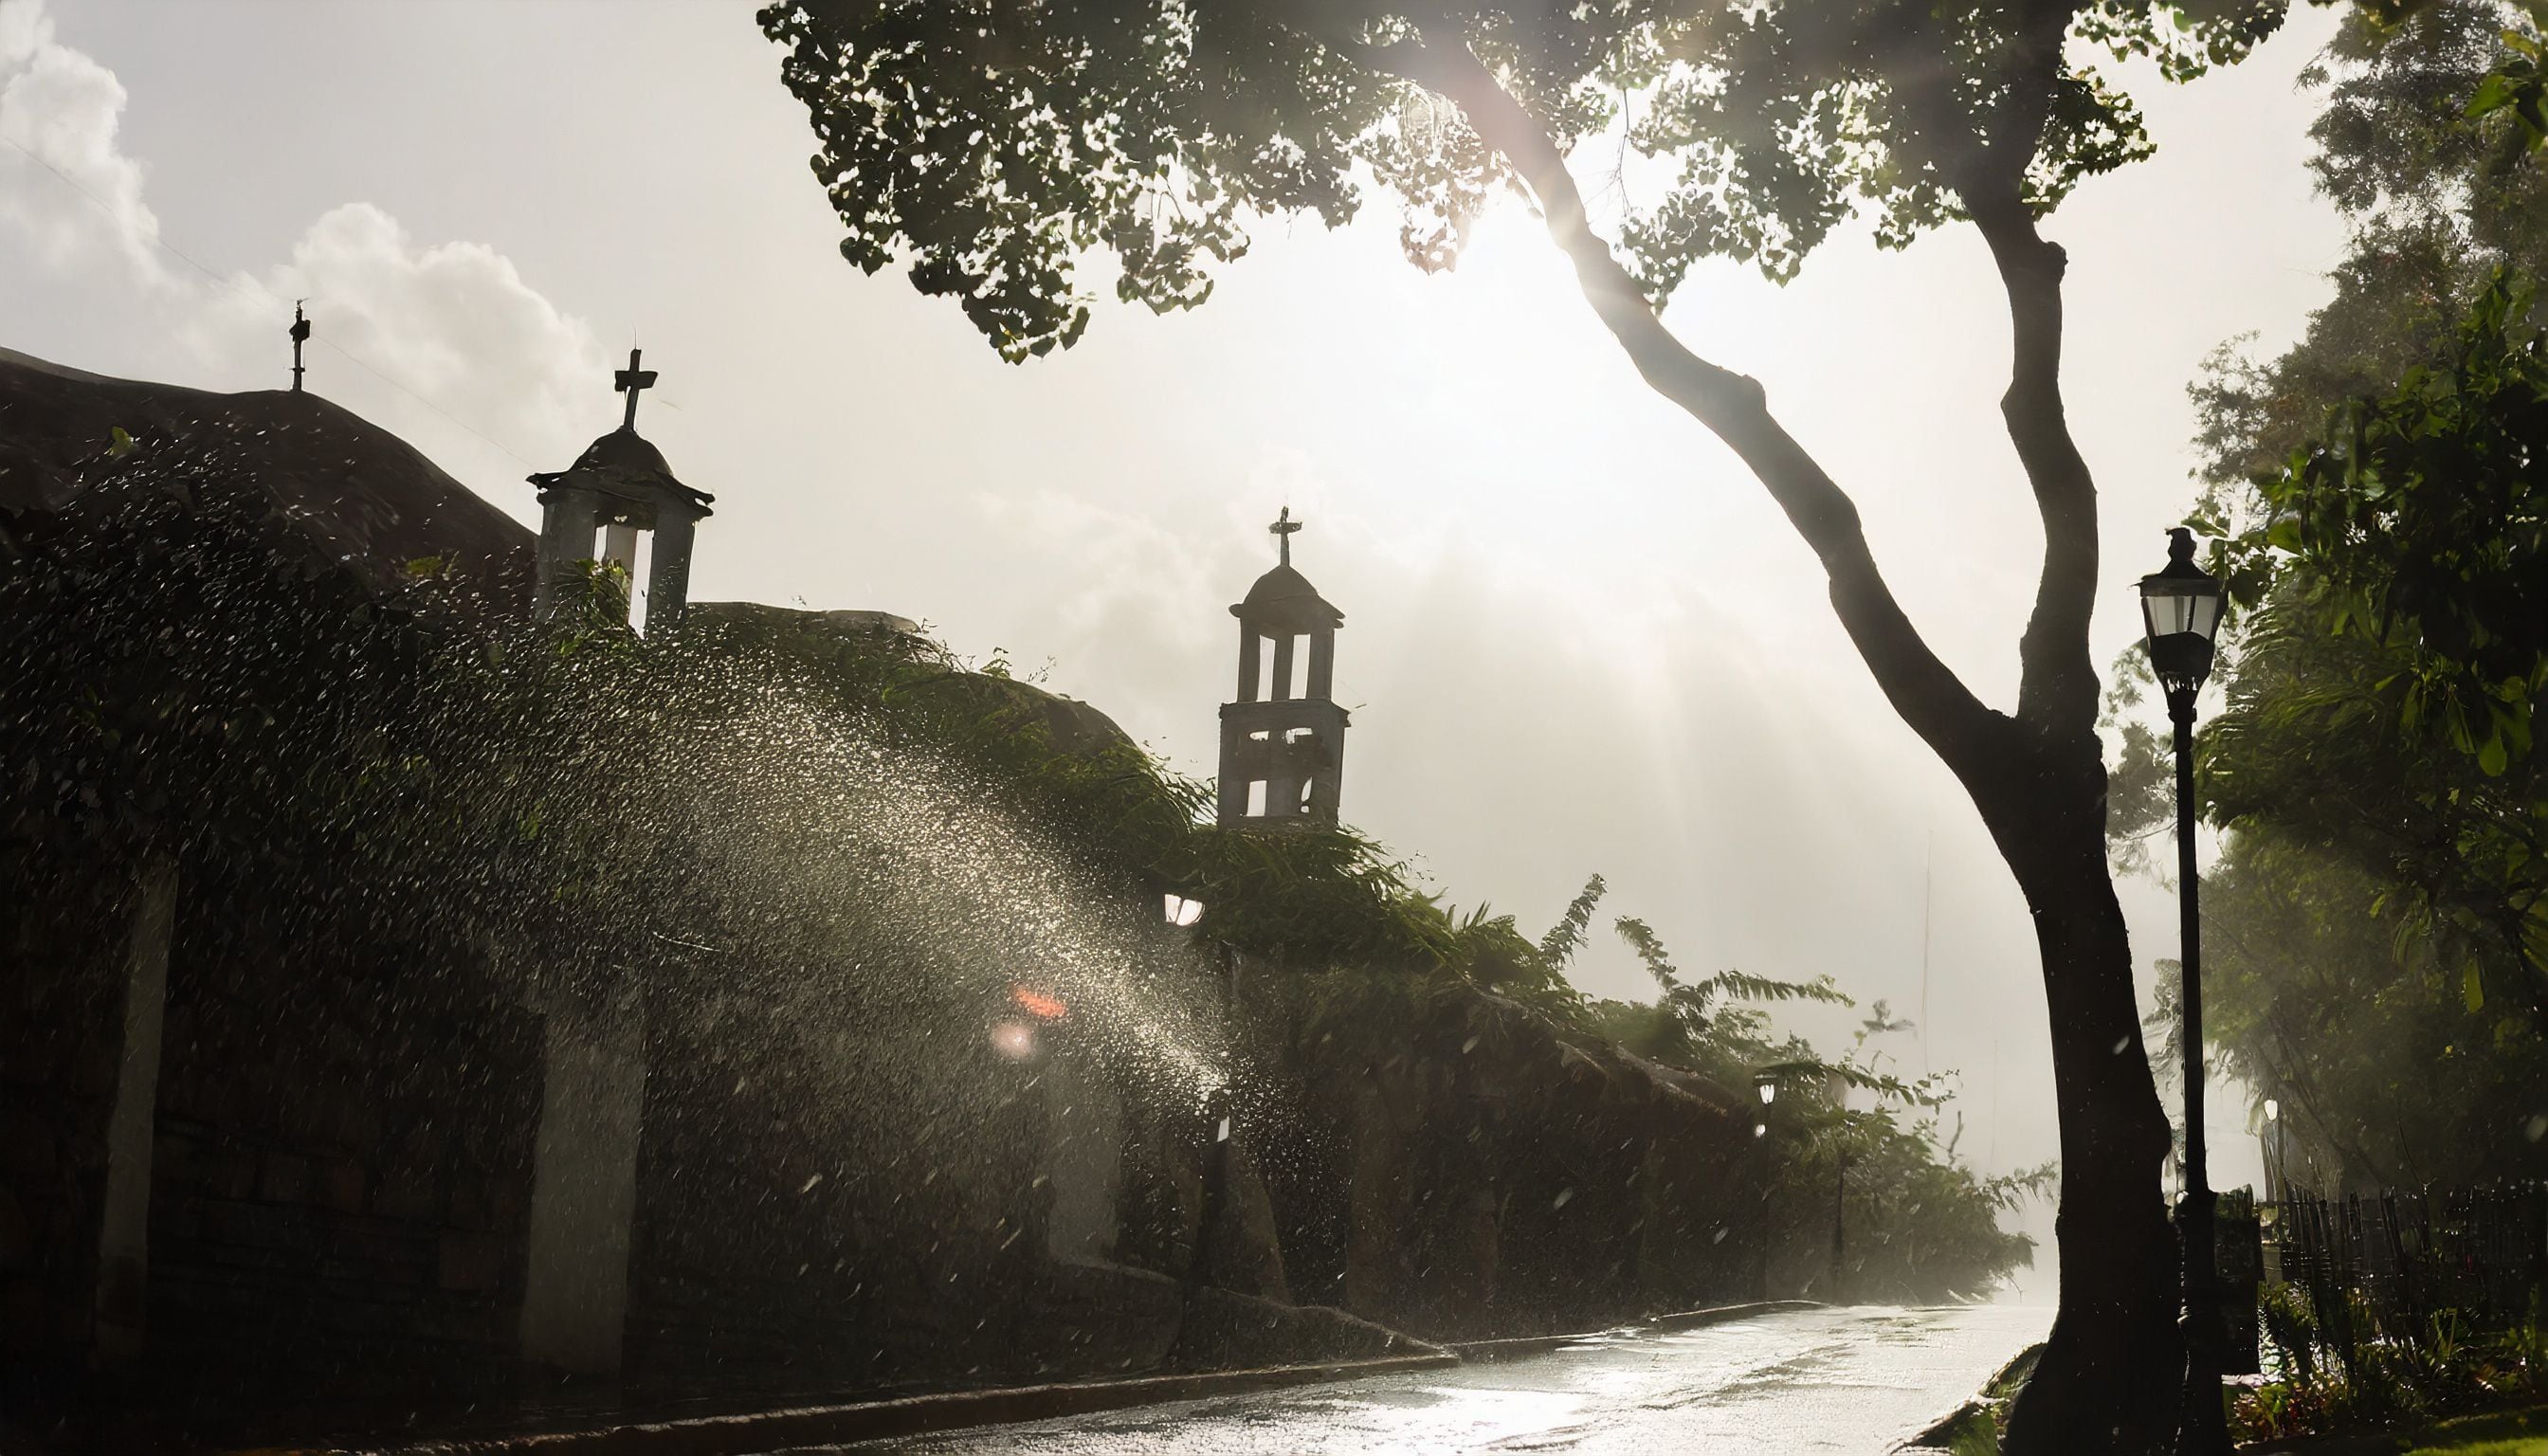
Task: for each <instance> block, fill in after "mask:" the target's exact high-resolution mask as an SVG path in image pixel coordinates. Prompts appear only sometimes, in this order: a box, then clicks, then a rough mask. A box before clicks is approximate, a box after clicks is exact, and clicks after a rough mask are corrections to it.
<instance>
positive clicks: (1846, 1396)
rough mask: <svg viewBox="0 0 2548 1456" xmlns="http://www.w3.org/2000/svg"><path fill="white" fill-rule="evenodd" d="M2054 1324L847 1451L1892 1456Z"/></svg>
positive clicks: (1878, 1336)
mask: <svg viewBox="0 0 2548 1456" xmlns="http://www.w3.org/2000/svg"><path fill="white" fill-rule="evenodd" d="M2051 1323H2052V1311H2051V1309H2050V1308H2049V1307H2046V1306H1986V1307H1980V1308H1966V1307H1956V1308H1947V1309H1932V1310H1894V1309H1853V1310H1801V1311H1785V1312H1780V1313H1776V1314H1768V1315H1761V1316H1755V1317H1753V1318H1750V1319H1737V1320H1732V1321H1729V1322H1727V1323H1723V1324H1714V1325H1707V1326H1703V1327H1700V1328H1696V1329H1683V1330H1671V1331H1653V1330H1625V1331H1619V1332H1616V1333H1612V1334H1606V1335H1597V1336H1592V1337H1588V1338H1586V1339H1584V1340H1580V1341H1577V1342H1576V1343H1573V1344H1570V1345H1567V1346H1564V1347H1562V1348H1560V1349H1557V1350H1553V1351H1550V1352H1549V1353H1546V1354H1542V1355H1533V1356H1529V1357H1527V1358H1523V1359H1516V1360H1508V1361H1503V1362H1500V1363H1495V1364H1479V1365H1468V1366H1463V1367H1461V1368H1459V1369H1453V1370H1428V1371H1418V1372H1410V1373H1408V1374H1404V1375H1392V1376H1384V1377H1380V1378H1377V1379H1372V1380H1363V1381H1353V1382H1348V1383H1344V1384H1339V1385H1327V1386H1309V1387H1303V1388H1299V1389H1294V1390H1287V1391H1273V1392H1267V1393H1263V1394H1258V1395H1247V1396H1232V1397H1228V1398H1223V1399H1216V1400H1205V1401H1187V1402H1181V1403H1179V1404H1176V1405H1170V1406H1153V1407H1147V1408H1144V1409H1140V1410H1117V1411H1109V1412H1105V1413H1102V1414H1096V1415H1084V1416H1076V1417H1072V1418H1070V1419H1066V1420H1049V1421H1038V1422H1034V1423H1032V1424H1024V1425H1009V1426H992V1427H986V1428H982V1429H977V1430H968V1431H955V1432H950V1433H948V1434H945V1435H940V1436H931V1437H925V1438H919V1439H906V1440H900V1441H893V1442H876V1443H870V1444H867V1445H862V1446H852V1447H846V1448H839V1449H844V1450H853V1451H867V1450H894V1451H913V1452H932V1453H948V1456H955V1453H965V1456H972V1453H986V1456H987V1453H1020V1456H1025V1453H1070V1456H1083V1453H1086V1456H1093V1453H1098V1452H1107V1453H1118V1452H1129V1453H1142V1452H1160V1453H1166V1452H1178V1453H1189V1456H1191V1453H1211V1456H1223V1453H1228V1456H1257V1453H1262V1456H1301V1453H1329V1452H1333V1453H1343V1452H1355V1453H1362V1452H1388V1453H1398V1452H1405V1453H1410V1456H1412V1453H1425V1456H1433V1453H1440V1452H1459V1451H1559V1452H1568V1453H1577V1452H1581V1453H1588V1456H1597V1453H1611V1452H1621V1453H1629V1452H1632V1453H1636V1456H1661V1453H1665V1452H1674V1451H1704V1452H1707V1453H1708V1456H1753V1453H1758V1456H1791V1453H1800V1452H1818V1451H1845V1452H1852V1453H1862V1456H1874V1453H1879V1452H1882V1451H1884V1450H1886V1449H1887V1448H1888V1447H1889V1446H1891V1445H1892V1443H1893V1442H1895V1441H1897V1440H1900V1439H1901V1438H1902V1437H1904V1436H1906V1435H1909V1434H1911V1433H1912V1432H1914V1431H1916V1430H1917V1429H1919V1428H1920V1427H1921V1426H1923V1425H1925V1424H1926V1423H1927V1422H1928V1421H1929V1420H1931V1419H1932V1418H1934V1417H1936V1416H1938V1415H1942V1414H1944V1413H1945V1412H1946V1411H1947V1410H1950V1409H1952V1408H1953V1407H1954V1406H1956V1403H1958V1402H1960V1401H1962V1400H1964V1399H1965V1398H1967V1397H1969V1396H1970V1395H1972V1394H1973V1392H1974V1391H1976V1390H1978V1389H1979V1388H1980V1386H1981V1384H1982V1382H1983V1381H1984V1380H1986V1379H1988V1378H1989V1377H1990V1375H1991V1373H1992V1372H1993V1371H1995V1370H1996V1369H1998V1368H1999V1366H2000V1365H2001V1364H2002V1363H2003V1362H2005V1361H2006V1360H2007V1359H2008V1358H2009V1357H2010V1356H2012V1355H2014V1354H2016V1353H2017V1352H2018V1351H2019V1350H2020V1349H2023V1348H2024V1347H2025V1346H2026V1345H2028V1344H2030V1343H2032V1342H2034V1341H2036V1340H2039V1339H2042V1338H2043V1337H2044V1333H2045V1331H2046V1330H2047V1329H2048V1328H2050V1327H2051Z"/></svg>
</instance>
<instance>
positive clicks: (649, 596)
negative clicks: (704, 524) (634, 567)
mask: <svg viewBox="0 0 2548 1456" xmlns="http://www.w3.org/2000/svg"><path fill="white" fill-rule="evenodd" d="M696 525H697V521H696V520H694V519H693V518H692V517H690V516H688V515H686V514H683V513H682V512H680V511H673V510H666V511H661V512H659V513H658V514H657V515H656V517H655V559H654V563H653V565H652V566H651V567H649V568H648V570H647V573H646V635H647V636H649V637H653V636H658V635H661V634H663V633H665V632H669V631H672V630H673V629H674V628H676V627H678V626H680V625H681V624H682V615H683V612H685V611H687V610H688V609H689V601H690V542H691V540H692V538H693V534H694V528H695V527H696Z"/></svg>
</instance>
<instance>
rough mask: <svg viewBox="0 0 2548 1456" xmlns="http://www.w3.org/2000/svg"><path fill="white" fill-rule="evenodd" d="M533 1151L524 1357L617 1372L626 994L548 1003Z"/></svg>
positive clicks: (627, 1122)
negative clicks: (605, 1000) (599, 1001)
mask: <svg viewBox="0 0 2548 1456" xmlns="http://www.w3.org/2000/svg"><path fill="white" fill-rule="evenodd" d="M550 1000H551V1004H550V1005H548V1006H546V1007H545V1008H544V1009H545V1010H546V1011H547V1012H548V1026H547V1032H546V1036H547V1047H546V1049H545V1051H544V1053H543V1055H542V1057H541V1063H540V1069H541V1091H540V1128H539V1138H538V1141H537V1144H536V1146H535V1147H534V1149H533V1152H532V1164H531V1212H530V1238H529V1243H530V1262H529V1268H528V1272H527V1278H526V1280H525V1282H524V1285H523V1290H522V1323H521V1341H522V1358H523V1359H525V1360H527V1361H530V1362H532V1363H534V1364H538V1365H545V1366H551V1367H554V1368H556V1369H560V1370H565V1371H570V1372H572V1373H574V1374H578V1375H608V1374H611V1373H614V1372H616V1371H617V1370H618V1369H619V1357H620V1343H621V1335H622V1330H623V1328H624V1326H625V1325H626V1323H627V1319H628V1248H629V1234H630V1229H631V1226H632V1225H633V1223H634V1222H635V1218H636V1213H637V1137H638V1131H639V1128H640V1126H641V1124H642V1122H643V1120H644V1113H645V1101H646V1024H645V1016H644V1012H643V1010H642V1008H641V1007H640V1006H639V1005H638V1003H637V1000H636V998H635V997H634V996H633V995H628V996H623V997H621V998H620V999H618V1000H617V1001H616V1002H615V1003H614V1004H608V1005H596V1004H592V1003H591V1002H589V1001H587V1000H586V999H585V998H582V997H579V996H574V995H565V994H562V995H558V996H554V997H552V998H550Z"/></svg>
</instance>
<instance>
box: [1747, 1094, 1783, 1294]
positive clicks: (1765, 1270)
mask: <svg viewBox="0 0 2548 1456" xmlns="http://www.w3.org/2000/svg"><path fill="white" fill-rule="evenodd" d="M1752 1090H1753V1091H1755V1092H1758V1093H1760V1094H1761V1121H1759V1122H1757V1123H1754V1124H1753V1125H1752V1138H1753V1140H1755V1141H1757V1142H1759V1143H1760V1144H1761V1298H1763V1299H1765V1300H1766V1299H1768V1298H1769V1297H1770V1175H1771V1173H1772V1172H1773V1171H1774V1164H1773V1163H1772V1162H1771V1160H1770V1104H1771V1103H1774V1102H1775V1101H1777V1100H1778V1079H1777V1078H1776V1077H1774V1076H1772V1075H1770V1074H1769V1073H1768V1072H1763V1073H1761V1074H1760V1075H1759V1076H1756V1077H1754V1078H1753V1079H1752Z"/></svg>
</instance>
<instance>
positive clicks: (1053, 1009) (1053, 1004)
mask: <svg viewBox="0 0 2548 1456" xmlns="http://www.w3.org/2000/svg"><path fill="white" fill-rule="evenodd" d="M1009 999H1010V1000H1012V1001H1015V1002H1016V1003H1018V1006H1019V1008H1020V1009H1021V1010H1023V1011H1025V1012H1026V1013H1027V1015H1029V1016H1032V1017H1034V1018H1035V1019H1037V1020H1038V1021H1059V1020H1061V1019H1062V1018H1063V1017H1065V1016H1068V1015H1069V1014H1070V1004H1069V1003H1068V1002H1066V1001H1064V1000H1062V999H1061V998H1060V997H1059V996H1050V995H1047V994H1045V993H1044V992H1042V991H1039V990H1036V989H1034V988H1032V987H1029V986H1011V987H1010V988H1009Z"/></svg>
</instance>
